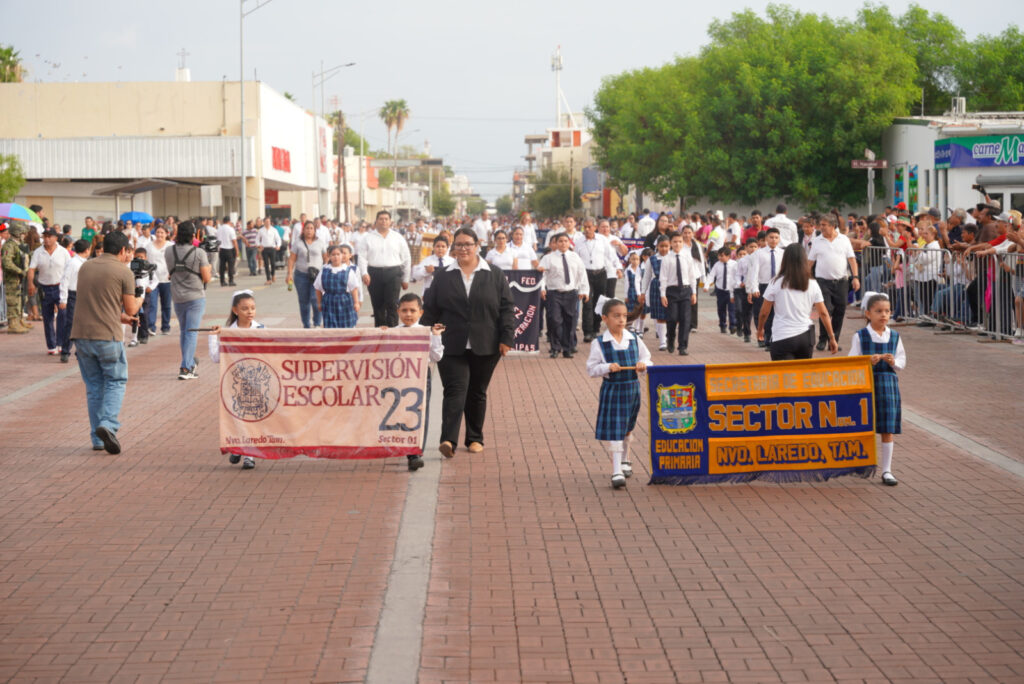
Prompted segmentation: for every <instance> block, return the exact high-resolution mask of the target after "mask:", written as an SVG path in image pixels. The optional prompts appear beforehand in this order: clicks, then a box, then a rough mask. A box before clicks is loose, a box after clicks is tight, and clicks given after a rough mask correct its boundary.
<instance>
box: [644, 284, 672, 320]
mask: <svg viewBox="0 0 1024 684" xmlns="http://www.w3.org/2000/svg"><path fill="white" fill-rule="evenodd" d="M644 313H646V314H647V315H648V316H650V317H651V318H653V319H655V320H658V321H664V320H667V319H668V310H667V309H666V308H665V307H664V306H662V305H661V284H660V283H659V282H658V279H657V278H655V279H654V281H652V282H651V289H650V290H649V291H648V292H647V305H646V306H644Z"/></svg>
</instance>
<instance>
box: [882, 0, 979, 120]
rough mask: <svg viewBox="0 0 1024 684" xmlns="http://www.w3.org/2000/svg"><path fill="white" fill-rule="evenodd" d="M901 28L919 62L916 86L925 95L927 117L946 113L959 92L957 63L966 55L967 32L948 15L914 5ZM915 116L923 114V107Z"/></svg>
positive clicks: (905, 14)
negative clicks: (965, 36)
mask: <svg viewBox="0 0 1024 684" xmlns="http://www.w3.org/2000/svg"><path fill="white" fill-rule="evenodd" d="M898 26H899V32H898V35H902V36H903V38H904V39H905V41H906V42H907V43H908V48H909V49H910V51H911V54H912V55H913V56H914V61H915V62H916V63H917V72H918V73H917V80H916V81H915V82H914V85H916V86H917V87H918V88H919V89H920V90H919V92H923V95H924V97H923V100H924V112H923V114H931V115H937V114H943V113H944V112H946V111H948V110H949V108H950V104H951V100H952V97H953V96H954V95H956V92H957V83H956V73H955V64H956V62H957V61H959V60H960V59H962V58H963V57H964V56H965V55H964V54H963V53H964V48H966V47H967V45H966V41H965V40H964V32H963V31H962V30H960V29H959V28H958V27H957V26H956V25H955V24H953V22H952V21H950V20H949V19H948V18H947V17H946V16H945V15H943V14H940V13H938V12H931V13H929V12H928V10H926V9H924V8H923V7H921V6H919V5H911V6H910V7H909V8H908V9H907V11H906V12H904V13H903V15H902V16H901V17H900V18H899V23H898ZM918 97H920V95H919V96H918ZM914 113H916V114H922V112H921V110H920V108H919V107H918V108H915V112H914Z"/></svg>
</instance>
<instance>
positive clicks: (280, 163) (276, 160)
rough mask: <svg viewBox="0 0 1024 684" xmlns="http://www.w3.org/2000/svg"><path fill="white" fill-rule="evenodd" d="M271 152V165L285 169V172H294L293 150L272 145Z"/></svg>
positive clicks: (278, 168)
mask: <svg viewBox="0 0 1024 684" xmlns="http://www.w3.org/2000/svg"><path fill="white" fill-rule="evenodd" d="M270 153H271V155H272V160H271V165H272V166H273V167H274V169H276V170H278V171H284V172H285V173H291V172H292V155H291V152H289V151H288V150H285V149H282V148H280V147H271V148H270Z"/></svg>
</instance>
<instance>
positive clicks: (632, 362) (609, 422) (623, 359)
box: [587, 296, 651, 489]
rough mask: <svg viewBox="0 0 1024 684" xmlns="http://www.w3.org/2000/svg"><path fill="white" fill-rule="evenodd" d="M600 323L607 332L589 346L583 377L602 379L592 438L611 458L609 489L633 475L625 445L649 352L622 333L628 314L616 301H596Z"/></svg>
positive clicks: (637, 409)
mask: <svg viewBox="0 0 1024 684" xmlns="http://www.w3.org/2000/svg"><path fill="white" fill-rule="evenodd" d="M598 306H599V307H601V319H602V320H603V321H604V324H605V326H606V328H607V330H606V331H605V333H604V334H603V335H600V336H598V337H597V338H596V339H595V340H594V341H593V342H591V343H590V356H589V357H588V358H587V373H588V374H589V375H590V377H592V378H597V377H600V378H604V380H603V381H602V382H601V394H600V399H599V401H598V406H597V426H596V429H595V434H594V437H595V438H596V439H598V440H600V441H602V442H604V443H605V446H606V447H607V448H608V451H609V452H610V453H611V456H612V487H613V488H615V489H621V488H622V487H625V486H626V478H627V477H630V476H632V475H633V467H632V464H631V463H630V461H629V444H630V441H632V437H633V429H634V428H635V427H636V419H637V416H638V415H639V413H640V379H639V377H638V373H643V372H644V371H645V370H647V365H648V364H649V363H650V362H651V352H650V350H649V349H648V348H647V345H645V344H644V343H643V341H642V340H641V339H640V338H639V337H637V336H636V335H635V334H633V333H631V332H629V331H628V330H626V321H627V317H628V314H629V311H628V310H627V309H626V305H625V304H624V303H623V302H622V301H621V300H618V299H607V298H605V297H604V296H602V297H600V298H598Z"/></svg>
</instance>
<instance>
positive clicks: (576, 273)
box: [540, 250, 590, 296]
mask: <svg viewBox="0 0 1024 684" xmlns="http://www.w3.org/2000/svg"><path fill="white" fill-rule="evenodd" d="M566 266H568V271H569V280H568V281H566V279H565V271H566ZM540 270H541V271H542V272H543V273H544V276H543V277H542V278H541V289H543V290H547V291H553V292H572V291H573V290H576V291H577V292H578V294H581V295H587V296H589V295H590V283H589V282H588V281H587V269H585V268H584V267H583V261H582V260H581V259H580V257H579V255H578V254H576V253H575V252H572V251H570V250H566V251H564V252H560V251H558V250H555V251H553V252H548V253H547V254H545V255H544V257H543V258H542V259H541V260H540Z"/></svg>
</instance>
